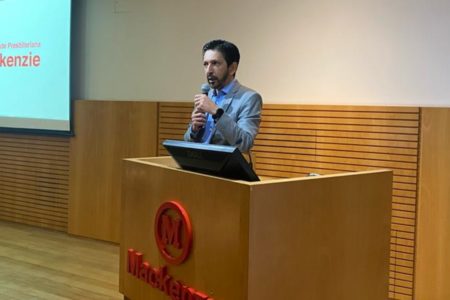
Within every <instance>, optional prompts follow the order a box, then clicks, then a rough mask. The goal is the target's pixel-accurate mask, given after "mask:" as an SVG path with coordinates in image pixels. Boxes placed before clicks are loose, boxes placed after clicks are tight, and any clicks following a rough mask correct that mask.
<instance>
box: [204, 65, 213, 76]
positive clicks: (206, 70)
mask: <svg viewBox="0 0 450 300" xmlns="http://www.w3.org/2000/svg"><path fill="white" fill-rule="evenodd" d="M205 72H206V74H211V73H212V66H211V65H207V66H206V67H205Z"/></svg>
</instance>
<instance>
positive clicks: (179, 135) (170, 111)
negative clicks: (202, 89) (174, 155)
mask: <svg viewBox="0 0 450 300" xmlns="http://www.w3.org/2000/svg"><path fill="white" fill-rule="evenodd" d="M192 108H193V103H186V102H160V103H159V119H158V156H164V155H169V153H168V152H167V151H166V149H164V147H163V146H162V144H161V143H162V142H163V141H164V140H167V139H171V140H182V139H183V135H184V133H185V132H186V129H187V126H188V124H189V121H190V119H191V112H192Z"/></svg>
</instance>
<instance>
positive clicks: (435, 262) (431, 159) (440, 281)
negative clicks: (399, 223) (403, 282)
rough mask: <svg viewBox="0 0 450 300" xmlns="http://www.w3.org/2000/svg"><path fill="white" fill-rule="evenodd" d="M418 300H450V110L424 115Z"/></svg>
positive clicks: (420, 187) (435, 111) (425, 112)
mask: <svg viewBox="0 0 450 300" xmlns="http://www.w3.org/2000/svg"><path fill="white" fill-rule="evenodd" d="M421 136H422V143H421V161H420V183H419V207H418V212H417V213H418V220H417V221H418V225H419V226H418V231H417V265H416V274H417V275H416V299H418V300H420V299H450V285H449V282H450V171H449V170H450V108H424V109H423V113H422V131H421Z"/></svg>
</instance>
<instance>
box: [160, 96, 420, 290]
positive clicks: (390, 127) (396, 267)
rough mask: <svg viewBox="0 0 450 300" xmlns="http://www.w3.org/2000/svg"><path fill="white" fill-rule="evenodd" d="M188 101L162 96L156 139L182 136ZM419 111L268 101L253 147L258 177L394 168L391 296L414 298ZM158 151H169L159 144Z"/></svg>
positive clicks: (187, 112)
mask: <svg viewBox="0 0 450 300" xmlns="http://www.w3.org/2000/svg"><path fill="white" fill-rule="evenodd" d="M191 110H192V104H191V103H160V115H159V132H160V133H159V142H162V141H163V140H164V139H166V138H171V139H182V137H183V133H184V131H185V130H186V126H187V124H188V123H189V120H190V114H191ZM419 128H420V110H419V108H415V107H370V106H324V105H285V104H268V105H267V104H266V105H264V109H263V116H262V122H261V129H260V133H259V134H258V136H257V139H256V141H255V146H254V148H253V153H254V156H255V157H256V162H255V170H256V172H257V174H258V175H259V176H264V177H273V178H285V177H297V176H305V175H307V174H308V173H319V174H333V173H340V172H349V171H350V172H352V171H363V170H375V169H380V168H389V169H392V170H393V172H394V183H393V198H392V225H391V227H392V231H391V267H390V269H391V272H390V292H389V297H390V298H394V299H412V298H413V289H414V282H413V279H414V256H415V228H416V203H417V182H418V181H417V173H418V155H419V142H420V139H419ZM158 154H159V155H167V152H166V151H165V150H164V149H163V148H162V147H160V148H159V152H158Z"/></svg>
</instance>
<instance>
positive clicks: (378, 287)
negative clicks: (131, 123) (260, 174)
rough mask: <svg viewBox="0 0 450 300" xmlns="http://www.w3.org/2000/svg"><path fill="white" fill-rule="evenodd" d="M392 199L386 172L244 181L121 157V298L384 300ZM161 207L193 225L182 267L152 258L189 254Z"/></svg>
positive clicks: (183, 235) (182, 233)
mask: <svg viewBox="0 0 450 300" xmlns="http://www.w3.org/2000/svg"><path fill="white" fill-rule="evenodd" d="M391 191H392V172H391V171H387V170H380V171H368V172H355V173H345V174H338V175H328V176H316V177H301V178H293V179H276V180H263V181H260V182H244V181H234V180H228V179H223V178H218V177H214V176H208V175H203V174H199V173H194V172H189V171H185V170H181V169H179V168H178V167H177V166H176V164H175V162H174V161H173V160H172V158H170V157H155V158H142V159H127V160H125V161H124V173H123V194H122V217H121V222H122V224H121V228H122V233H121V243H120V292H121V293H122V294H123V295H124V296H125V299H132V300H138V299H158V300H163V299H180V300H191V299H192V300H197V299H214V300H245V299H248V300H265V299H267V300H285V299H286V300H287V299H289V300H297V299H298V300H300V299H307V300H315V299H321V300H326V299H333V300H337V299H343V300H351V299H355V300H361V299H365V300H369V299H376V300H379V299H386V298H387V296H388V280H389V279H388V275H389V239H390V217H391V216H390V212H391ZM167 202H169V203H172V204H173V203H176V204H177V205H180V206H181V207H182V209H184V210H185V212H186V213H187V215H188V216H189V220H190V223H191V232H192V240H191V246H190V248H189V249H190V251H188V252H189V253H188V256H187V257H186V259H185V260H184V261H181V262H180V261H178V262H175V263H174V262H173V261H172V262H170V261H169V260H168V258H167V253H166V254H165V256H163V254H162V253H163V251H164V249H162V250H160V249H161V247H164V245H165V246H166V248H165V250H167V252H170V253H169V256H170V255H172V256H173V257H178V258H179V257H180V256H181V255H182V254H183V253H185V250H186V249H187V248H185V246H186V245H185V244H183V245H182V246H180V245H179V244H180V243H186V241H187V240H188V238H187V236H188V235H189V234H187V233H189V230H187V229H186V228H187V227H188V226H187V225H186V224H187V223H186V222H182V221H180V222H181V224H184V225H183V226H184V227H183V228H181V227H179V226H182V225H179V224H180V222H179V217H177V216H176V212H175V213H174V212H173V211H171V209H168V207H170V205H169V206H167V205H163V203H167ZM162 205H163V206H162ZM162 215H165V216H166V217H165V218H166V219H165V220H166V221H167V220H171V221H170V222H169V221H167V222H166V223H164V222H165V221H164V218H162V219H161V216H162ZM172 217H173V219H171V218H172ZM161 220H163V221H161ZM174 220H175V221H174ZM177 220H178V221H177ZM177 222H178V223H177ZM161 224H163V225H161ZM164 224H165V225H164ZM168 224H169V225H168ZM155 226H156V227H157V228H158V229H157V230H156V232H157V233H156V234H155ZM160 226H163V229H162V230H161V228H160ZM164 226H166V227H164ZM164 228H165V229H164ZM161 232H164V234H163V235H162V237H161V235H160V234H161ZM158 237H159V238H160V239H159V240H158ZM177 239H178V242H179V244H178V245H177V244H176V241H177ZM157 241H158V242H157ZM161 241H163V242H162V243H163V245H162V246H161Z"/></svg>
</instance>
